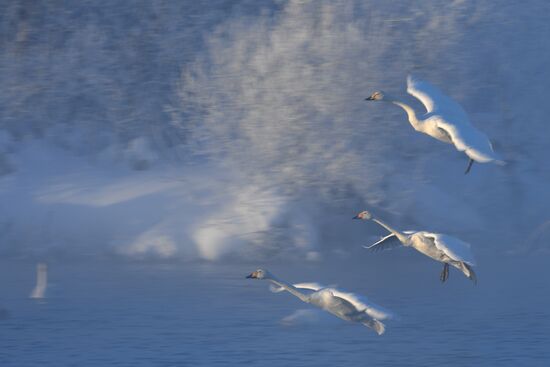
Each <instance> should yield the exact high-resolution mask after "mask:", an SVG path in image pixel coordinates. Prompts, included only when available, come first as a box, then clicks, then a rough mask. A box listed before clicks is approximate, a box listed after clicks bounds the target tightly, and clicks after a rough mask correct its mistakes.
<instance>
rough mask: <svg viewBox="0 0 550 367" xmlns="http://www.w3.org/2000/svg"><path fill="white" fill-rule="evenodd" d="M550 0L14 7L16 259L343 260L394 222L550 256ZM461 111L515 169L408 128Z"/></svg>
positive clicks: (2, 107)
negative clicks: (428, 102) (427, 95)
mask: <svg viewBox="0 0 550 367" xmlns="http://www.w3.org/2000/svg"><path fill="white" fill-rule="evenodd" d="M548 14H550V3H548V2H545V1H540V0H539V1H535V0H533V1H525V2H510V1H488V0H486V1H462V0H455V1H438V0H431V1H422V2H418V1H398V2H393V1H392V2H380V1H371V0H367V1H359V0H357V1H344V0H340V1H298V0H289V1H278V0H274V1H267V0H266V1H253V0H240V1H227V0H213V1H208V2H200V1H190V0H185V1H177V0H166V1H161V0H152V1H132V2H112V1H103V0H100V1H79V2H63V1H47V2H41V1H32V0H29V1H15V0H7V1H4V2H3V5H2V12H0V85H1V89H0V202H1V204H0V228H1V229H2V230H1V231H0V253H2V254H4V255H5V256H19V257H21V256H23V257H26V256H30V257H51V256H80V255H82V254H84V255H86V256H88V255H90V254H93V255H106V256H110V255H112V254H116V255H123V256H131V257H138V258H151V257H152V258H155V257H161V258H176V259H184V260H194V259H207V260H216V259H220V258H239V259H258V258H259V259H265V258H282V259H308V260H312V261H314V260H318V259H321V258H323V257H327V256H334V255H335V254H336V255H339V254H344V255H345V254H347V253H349V252H350V251H355V250H354V249H356V248H359V247H360V245H363V244H366V242H368V240H369V239H371V238H375V237H376V236H377V235H380V234H382V232H381V231H380V229H377V228H376V227H375V226H371V225H370V224H364V223H362V224H359V223H354V222H352V221H351V220H350V219H351V217H352V216H353V215H355V214H356V212H358V211H360V210H363V209H365V208H370V209H372V210H373V211H374V212H376V213H378V214H379V215H380V216H381V217H383V218H385V219H387V220H388V221H389V222H391V223H394V224H395V225H396V226H398V227H400V228H403V229H408V228H413V229H415V228H416V229H427V230H433V231H440V232H446V233H449V234H452V235H456V236H458V237H460V238H462V239H464V240H465V241H468V242H470V243H472V245H473V246H474V248H475V252H477V253H484V252H487V253H488V252H493V251H495V250H496V251H497V252H498V253H500V254H502V255H505V254H509V253H518V252H522V251H529V252H531V251H541V252H545V251H548V241H549V240H550V215H549V214H548V207H549V206H550V193H549V189H548V183H549V182H550V165H549V164H548V162H547V159H548V157H549V156H550V144H549V142H550V129H549V128H548V126H547V125H548V122H547V116H548V115H550V104H549V103H547V99H548V97H549V96H550V92H549V90H550V71H549V68H548V65H549V64H550V41H549V40H550V23H549V22H548ZM410 73H412V74H414V75H417V76H418V77H420V78H422V79H425V80H427V81H429V82H431V83H433V84H435V85H436V86H438V87H439V88H440V89H442V90H443V91H444V92H445V93H447V94H449V95H450V96H451V97H453V98H454V99H456V100H457V101H459V102H460V103H461V104H462V105H463V106H464V108H465V109H466V111H467V112H468V113H469V115H470V117H471V120H472V122H473V124H474V125H476V126H477V127H478V128H479V129H480V130H482V131H484V132H485V133H486V134H487V135H488V136H489V137H491V140H492V141H493V145H494V147H495V150H496V151H498V152H499V153H500V154H501V155H502V156H503V157H504V159H505V160H506V161H507V162H508V164H507V165H506V166H505V167H498V166H496V165H489V164H487V165H474V167H473V169H472V172H471V173H470V174H469V175H467V176H465V175H464V174H463V172H464V169H465V167H466V163H467V160H466V158H465V157H464V156H463V155H461V154H460V153H458V152H456V151H455V150H454V149H452V147H450V146H447V145H444V144H441V143H439V142H437V141H434V140H433V139H430V138H429V137H427V136H423V135H421V134H418V133H416V132H414V130H413V129H412V128H411V126H410V125H409V123H408V122H407V120H406V116H405V115H404V114H403V112H402V111H401V110H399V109H397V108H394V106H391V105H385V104H368V103H366V102H364V98H365V97H367V96H368V95H370V93H372V92H373V91H374V90H378V89H382V90H384V91H387V92H391V93H392V94H397V95H400V96H403V97H404V98H407V99H408V100H409V101H411V103H413V104H414V106H415V107H416V108H417V110H418V111H421V110H422V106H421V105H420V104H419V103H418V102H416V101H415V100H414V99H412V98H411V97H410V96H407V95H406V93H405V80H406V76H407V75H408V74H410Z"/></svg>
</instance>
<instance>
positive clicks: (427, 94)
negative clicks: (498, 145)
mask: <svg viewBox="0 0 550 367" xmlns="http://www.w3.org/2000/svg"><path fill="white" fill-rule="evenodd" d="M407 92H408V93H409V94H410V95H412V96H413V97H415V98H416V99H418V100H419V101H420V102H421V103H422V104H423V105H424V107H425V108H426V113H425V114H424V115H423V116H422V117H418V116H417V114H416V112H415V111H414V109H413V108H412V107H411V106H409V105H408V104H406V103H404V102H403V101H401V100H399V99H397V98H395V97H393V96H389V95H387V94H386V93H384V92H381V91H377V92H374V93H373V94H372V95H371V96H370V97H368V98H366V100H367V101H386V102H391V103H393V104H395V105H397V106H399V107H401V108H403V109H404V110H405V112H406V113H407V116H408V118H409V122H410V123H411V125H412V127H413V128H414V129H415V130H416V131H419V132H422V133H424V134H427V135H430V136H431V137H433V138H435V139H437V140H439V141H442V142H444V143H448V144H453V145H454V146H455V148H456V149H457V150H459V151H461V152H464V153H465V154H466V155H467V156H468V158H469V161H468V167H467V168H466V172H465V173H468V172H469V171H470V168H471V167H472V164H473V163H474V162H478V163H488V162H493V163H497V164H501V165H502V164H504V161H503V160H502V159H501V158H500V156H499V155H498V154H497V153H495V152H494V150H493V146H492V144H491V141H490V140H489V138H488V137H487V136H486V135H485V134H484V133H483V132H481V131H479V130H477V129H476V128H475V127H474V126H473V125H472V124H471V123H470V119H469V118H468V115H467V114H466V112H465V111H464V109H463V108H462V106H460V105H459V104H458V103H457V102H455V101H454V100H452V99H451V98H450V97H448V96H446V95H445V94H443V93H442V92H441V91H440V90H439V89H438V88H436V87H435V86H433V85H431V84H430V83H428V82H425V81H421V80H418V79H416V78H413V77H412V76H409V77H408V78H407Z"/></svg>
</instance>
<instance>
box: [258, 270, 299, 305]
mask: <svg viewBox="0 0 550 367" xmlns="http://www.w3.org/2000/svg"><path fill="white" fill-rule="evenodd" d="M267 280H269V281H270V282H271V283H274V284H275V285H278V286H279V287H283V288H284V289H286V290H287V291H288V292H289V293H291V294H292V295H294V296H296V297H298V298H299V299H301V300H302V301H303V302H306V303H309V297H308V296H306V295H305V294H303V293H302V292H300V291H299V290H298V289H296V288H295V287H294V286H293V285H292V284H288V283H286V282H283V281H282V280H279V279H277V278H275V277H273V276H272V277H271V278H268V279H267Z"/></svg>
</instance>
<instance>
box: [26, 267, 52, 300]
mask: <svg viewBox="0 0 550 367" xmlns="http://www.w3.org/2000/svg"><path fill="white" fill-rule="evenodd" d="M47 287H48V266H47V265H46V264H44V263H38V265H36V286H35V287H34V289H33V290H32V292H31V295H30V298H37V299H40V298H44V296H45V295H46V288H47Z"/></svg>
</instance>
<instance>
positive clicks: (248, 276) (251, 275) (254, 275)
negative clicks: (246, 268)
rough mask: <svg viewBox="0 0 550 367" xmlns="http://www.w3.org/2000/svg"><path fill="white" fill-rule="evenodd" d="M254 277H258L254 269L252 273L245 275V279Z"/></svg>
mask: <svg viewBox="0 0 550 367" xmlns="http://www.w3.org/2000/svg"><path fill="white" fill-rule="evenodd" d="M256 278H258V273H257V272H256V271H253V272H252V273H250V274H248V275H247V276H246V279H256Z"/></svg>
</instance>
